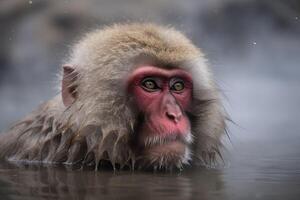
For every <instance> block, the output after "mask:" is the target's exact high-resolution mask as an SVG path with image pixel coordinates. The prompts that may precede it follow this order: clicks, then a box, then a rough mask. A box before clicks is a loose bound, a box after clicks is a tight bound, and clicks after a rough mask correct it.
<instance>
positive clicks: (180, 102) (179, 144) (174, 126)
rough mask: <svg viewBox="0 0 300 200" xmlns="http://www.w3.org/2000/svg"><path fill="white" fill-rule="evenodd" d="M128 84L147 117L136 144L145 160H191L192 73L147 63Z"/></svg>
mask: <svg viewBox="0 0 300 200" xmlns="http://www.w3.org/2000/svg"><path fill="white" fill-rule="evenodd" d="M127 83H128V90H129V93H130V94H131V95H133V98H134V101H135V105H136V106H137V109H138V111H139V113H140V115H142V119H143V120H142V122H140V124H139V126H138V130H136V143H135V145H134V146H137V147H138V151H137V154H138V156H140V157H141V160H142V161H143V162H146V163H148V164H149V165H151V166H158V167H170V166H173V165H175V166H179V165H182V164H183V163H185V162H187V161H188V159H189V150H188V145H189V144H190V143H191V131H190V129H191V126H190V121H189V118H188V117H187V115H186V111H188V110H189V109H190V104H191V100H192V85H193V83H192V78H191V76H190V75H189V74H188V73H187V72H185V71H183V70H180V69H172V70H166V69H161V68H157V67H153V66H143V67H140V68H138V69H137V70H135V71H134V72H133V73H132V75H131V76H130V77H129V79H128V82H127Z"/></svg>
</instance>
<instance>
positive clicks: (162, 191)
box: [0, 163, 223, 200]
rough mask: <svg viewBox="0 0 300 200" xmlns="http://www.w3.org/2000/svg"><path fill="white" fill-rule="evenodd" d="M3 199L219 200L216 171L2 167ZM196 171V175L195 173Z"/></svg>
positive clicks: (218, 178)
mask: <svg viewBox="0 0 300 200" xmlns="http://www.w3.org/2000/svg"><path fill="white" fill-rule="evenodd" d="M0 167H1V169H0V175H1V176H0V199H131V200H132V199H141V198H142V199H219V198H222V196H223V195H222V192H221V191H222V188H223V183H222V181H221V179H220V173H219V172H218V171H216V170H209V171H208V170H205V169H189V170H185V171H184V172H183V173H181V174H179V173H177V172H176V173H150V172H149V173H145V172H131V171H116V172H113V171H107V170H104V171H98V172H95V171H85V170H74V169H73V170H70V169H66V168H64V167H54V166H52V167H50V166H44V167H42V166H30V167H28V166H18V167H17V166H14V165H11V164H7V163H2V164H1V166H0ZM195 170H196V171H195Z"/></svg>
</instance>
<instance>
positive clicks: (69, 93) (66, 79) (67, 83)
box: [61, 65, 78, 107]
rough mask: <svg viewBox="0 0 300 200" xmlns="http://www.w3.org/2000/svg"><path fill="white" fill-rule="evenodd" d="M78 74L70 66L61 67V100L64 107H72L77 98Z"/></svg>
mask: <svg viewBox="0 0 300 200" xmlns="http://www.w3.org/2000/svg"><path fill="white" fill-rule="evenodd" d="M77 76H78V72H76V71H75V68H74V67H73V66H72V65H63V77H62V91H61V95H62V100H63V103H64V105H65V106H66V107H69V106H70V105H72V103H73V102H74V101H75V99H76V97H77V91H76V88H77V85H76V83H75V81H76V80H77Z"/></svg>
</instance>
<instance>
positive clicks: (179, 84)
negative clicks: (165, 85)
mask: <svg viewBox="0 0 300 200" xmlns="http://www.w3.org/2000/svg"><path fill="white" fill-rule="evenodd" d="M183 89H184V82H183V81H181V80H180V81H177V82H175V83H174V84H173V85H172V86H171V90H174V91H177V92H180V91H182V90H183Z"/></svg>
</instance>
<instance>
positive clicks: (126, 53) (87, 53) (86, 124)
mask: <svg viewBox="0 0 300 200" xmlns="http://www.w3.org/2000/svg"><path fill="white" fill-rule="evenodd" d="M72 50H73V51H72V53H71V56H70V58H69V60H68V63H69V64H70V65H72V66H73V67H75V72H76V77H75V79H74V82H73V84H72V85H71V86H70V87H74V88H76V89H75V91H74V92H76V94H77V97H76V101H75V102H74V103H73V104H72V105H71V106H69V107H65V106H64V104H63V103H62V98H61V96H60V95H58V96H56V97H54V98H53V99H51V100H49V101H48V102H46V103H44V104H42V105H41V106H40V107H39V108H38V109H37V110H36V111H34V112H33V113H31V114H30V115H29V116H27V117H26V118H25V119H23V120H21V121H20V122H18V123H17V124H16V125H15V126H13V127H12V128H11V129H10V130H8V131H7V132H6V133H3V134H1V135H0V157H2V158H6V159H8V160H14V161H36V162H43V163H48V162H49V163H65V164H76V163H79V164H82V165H92V166H95V167H96V168H97V167H98V165H99V163H101V162H102V161H105V160H108V161H110V162H111V164H112V166H114V167H115V166H116V165H117V166H120V167H123V166H129V167H130V168H133V169H134V168H135V164H136V165H138V166H139V167H144V166H146V167H147V166H148V165H150V166H151V165H153V167H155V168H157V167H158V168H169V167H170V166H171V165H174V166H175V167H179V168H181V167H182V165H183V164H185V163H187V162H188V161H191V160H192V161H201V164H203V165H210V164H211V162H212V161H214V160H215V158H216V155H220V151H219V148H220V146H221V142H220V137H221V135H222V134H223V133H224V131H225V114H224V111H223V107H222V105H221V102H220V99H219V92H218V90H217V88H216V87H215V84H214V81H213V78H212V76H211V73H210V71H209V69H208V67H207V65H206V61H205V58H204V56H203V54H202V53H201V51H200V50H199V49H198V48H196V47H195V46H194V45H193V44H192V43H191V42H190V40H188V39H187V38H186V37H185V36H184V35H183V34H181V33H180V32H178V31H176V30H174V29H173V28H168V27H162V26H158V25H154V24H123V25H114V26H111V27H106V28H104V29H102V30H96V31H94V32H92V33H89V34H87V35H85V36H84V37H83V39H82V40H80V41H79V43H77V44H76V45H75V46H74V48H72ZM141 64H151V65H153V66H158V67H162V68H173V67H180V68H182V69H185V70H186V71H188V72H190V73H191V74H192V76H193V80H194V88H193V105H192V107H193V110H192V112H191V113H188V115H189V117H190V120H191V124H192V135H193V144H192V145H191V147H190V150H191V152H192V154H191V155H190V154H189V153H186V154H187V155H185V156H184V157H182V158H176V159H175V158H172V157H164V158H163V159H162V158H160V160H156V158H155V156H154V157H153V158H148V160H147V162H144V161H143V157H142V155H137V154H136V153H135V151H134V149H132V148H131V147H132V145H131V141H132V138H133V137H134V134H135V127H136V126H137V123H138V116H137V114H136V111H135V110H134V109H133V107H132V101H131V97H130V96H128V95H127V94H126V89H125V88H124V86H125V82H124V81H125V79H126V77H127V76H128V74H129V73H130V72H131V71H133V70H134V69H135V68H136V67H138V66H139V65H141ZM169 156H170V155H169ZM190 157H191V158H190ZM172 159H174V160H176V162H175V163H173V161H172Z"/></svg>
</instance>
